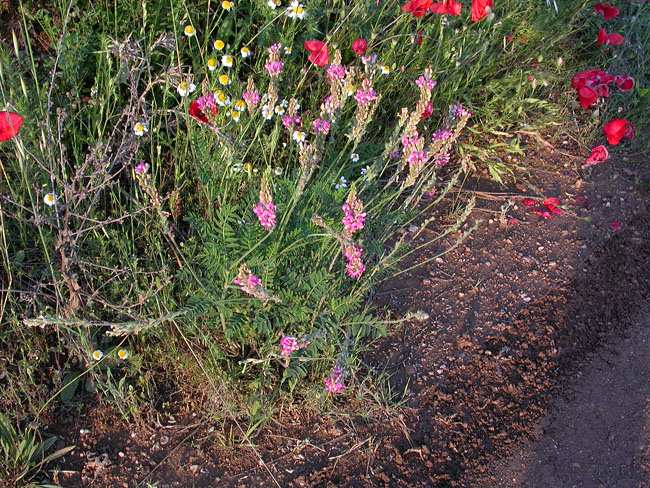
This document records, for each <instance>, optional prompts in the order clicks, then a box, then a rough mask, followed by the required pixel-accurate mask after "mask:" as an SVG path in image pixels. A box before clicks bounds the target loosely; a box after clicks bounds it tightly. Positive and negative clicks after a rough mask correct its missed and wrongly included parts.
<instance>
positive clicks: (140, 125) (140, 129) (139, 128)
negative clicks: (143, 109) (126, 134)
mask: <svg viewBox="0 0 650 488" xmlns="http://www.w3.org/2000/svg"><path fill="white" fill-rule="evenodd" d="M147 132H149V127H147V124H145V123H144V122H136V124H135V125H134V126H133V133H134V134H135V135H136V136H138V137H142V136H143V135H145V133H147Z"/></svg>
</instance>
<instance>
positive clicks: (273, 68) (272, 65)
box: [264, 59, 284, 78]
mask: <svg viewBox="0 0 650 488" xmlns="http://www.w3.org/2000/svg"><path fill="white" fill-rule="evenodd" d="M264 67H265V68H266V71H268V73H269V75H270V76H271V77H272V78H275V77H276V76H279V75H280V73H282V70H283V69H284V62H282V61H280V60H279V59H277V60H275V61H269V62H268V63H266V64H265V65H264Z"/></svg>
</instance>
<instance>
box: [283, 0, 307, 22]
mask: <svg viewBox="0 0 650 488" xmlns="http://www.w3.org/2000/svg"><path fill="white" fill-rule="evenodd" d="M286 15H287V17H289V18H290V19H304V18H305V6H304V5H303V4H302V3H300V2H299V1H298V0H293V1H292V2H291V5H289V8H287V12H286Z"/></svg>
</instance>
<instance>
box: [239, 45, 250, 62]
mask: <svg viewBox="0 0 650 488" xmlns="http://www.w3.org/2000/svg"><path fill="white" fill-rule="evenodd" d="M239 52H240V53H241V57H242V58H244V59H246V58H247V57H249V56H250V55H251V50H250V49H249V48H247V47H246V46H244V47H242V48H241V49H240V50H239Z"/></svg>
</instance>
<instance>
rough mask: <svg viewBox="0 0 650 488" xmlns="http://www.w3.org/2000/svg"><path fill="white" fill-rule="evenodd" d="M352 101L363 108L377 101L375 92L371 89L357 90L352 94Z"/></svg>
mask: <svg viewBox="0 0 650 488" xmlns="http://www.w3.org/2000/svg"><path fill="white" fill-rule="evenodd" d="M354 99H355V100H356V101H357V103H358V104H359V105H361V106H365V105H368V104H369V103H370V102H372V101H373V100H376V99H377V92H376V91H375V90H373V89H372V88H365V89H364V88H359V89H358V90H357V92H356V93H355V94H354Z"/></svg>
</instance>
